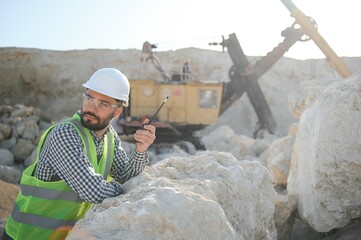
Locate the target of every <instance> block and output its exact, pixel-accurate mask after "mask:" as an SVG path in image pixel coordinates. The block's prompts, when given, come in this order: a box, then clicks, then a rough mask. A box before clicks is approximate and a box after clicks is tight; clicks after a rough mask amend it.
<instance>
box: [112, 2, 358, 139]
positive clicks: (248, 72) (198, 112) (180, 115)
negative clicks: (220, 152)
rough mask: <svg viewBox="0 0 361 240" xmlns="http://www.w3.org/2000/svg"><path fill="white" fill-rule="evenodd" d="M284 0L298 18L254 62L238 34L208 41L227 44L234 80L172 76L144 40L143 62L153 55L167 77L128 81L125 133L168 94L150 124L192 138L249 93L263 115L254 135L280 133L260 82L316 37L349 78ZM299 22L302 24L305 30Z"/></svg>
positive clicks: (305, 20) (313, 26) (160, 131)
mask: <svg viewBox="0 0 361 240" xmlns="http://www.w3.org/2000/svg"><path fill="white" fill-rule="evenodd" d="M281 1H282V2H283V4H284V5H285V6H286V7H287V8H288V9H289V10H290V12H291V16H293V17H294V18H295V19H296V22H295V23H294V24H293V25H292V26H290V27H288V28H286V29H285V30H283V31H282V32H281V35H282V36H283V37H284V40H283V41H282V42H281V43H279V44H278V45H277V46H276V47H275V48H273V49H272V51H270V52H269V53H267V54H266V55H265V56H263V57H262V58H260V59H259V60H258V61H256V62H255V63H253V64H251V63H249V62H248V60H247V57H246V55H245V54H244V52H243V50H242V48H241V46H240V44H239V41H238V39H237V37H236V35H235V34H234V33H233V34H230V35H229V38H228V39H225V38H224V37H222V41H221V42H220V43H210V45H221V46H222V48H223V50H224V49H225V48H227V51H228V53H229V55H230V58H231V60H232V62H233V66H231V68H230V70H229V78H230V81H229V82H227V83H224V84H223V83H210V82H207V81H184V78H182V76H179V74H178V75H172V77H169V76H168V74H167V73H166V72H165V71H164V69H163V67H162V66H161V64H160V62H159V60H158V58H157V57H156V56H155V55H154V54H153V52H152V49H153V48H155V47H156V46H155V45H154V44H150V43H149V42H145V43H144V44H143V51H142V61H143V63H145V62H146V61H147V60H149V59H150V60H151V61H152V62H153V64H154V65H155V66H156V68H157V70H158V71H159V72H160V73H161V75H162V76H163V81H156V80H149V79H138V80H130V85H131V94H130V107H129V108H127V109H126V110H125V111H124V116H123V117H122V118H121V119H120V120H119V121H118V125H119V126H120V127H121V129H122V133H123V134H126V135H128V134H131V133H134V131H135V130H136V129H138V128H139V127H140V126H141V125H142V118H149V116H152V115H153V114H154V112H155V110H156V109H157V107H158V106H159V105H160V103H161V102H162V101H163V99H164V98H165V97H167V96H169V100H168V103H167V104H166V105H165V106H164V107H163V108H162V110H161V111H160V112H159V114H158V115H157V119H156V121H153V123H152V124H153V125H155V126H156V127H157V136H163V135H165V136H168V137H169V136H182V137H185V136H192V133H193V132H194V131H195V130H199V129H201V128H203V127H204V126H206V125H209V124H214V123H216V122H217V119H218V117H219V115H220V114H222V113H223V112H224V111H225V110H226V109H228V108H229V107H230V106H231V105H232V104H233V103H234V102H235V101H236V100H237V99H239V98H240V97H241V96H242V95H243V93H246V94H247V95H248V97H249V99H250V102H251V104H252V106H253V108H254V110H255V112H256V114H257V117H258V119H259V122H258V124H257V126H256V129H255V131H254V137H257V134H258V132H259V131H260V130H267V131H268V132H270V133H272V134H274V133H276V132H277V124H276V121H275V119H274V117H273V114H272V112H271V110H270V107H269V106H268V103H267V101H266V98H265V96H264V95H263V92H262V90H261V88H260V86H259V84H258V81H257V80H258V79H259V78H260V77H261V76H262V75H263V74H264V73H265V72H267V71H268V70H269V69H270V68H271V67H272V66H273V65H274V64H275V63H276V62H277V61H278V60H279V59H280V58H281V57H282V56H283V55H284V54H285V53H286V52H287V51H288V49H289V48H290V47H291V46H292V45H293V44H295V43H296V42H297V41H308V40H310V39H312V40H313V41H314V42H315V43H316V44H317V46H319V48H320V49H321V50H322V51H323V52H324V53H325V55H326V59H327V60H328V61H329V63H330V65H331V66H332V67H334V68H335V69H336V70H337V71H338V72H339V73H340V75H341V76H342V77H344V78H346V77H349V76H350V75H351V74H352V73H351V72H350V71H349V70H348V68H347V67H346V65H345V64H344V63H343V62H342V61H341V60H340V58H339V57H338V56H337V55H336V54H335V53H334V51H333V50H332V49H331V48H330V47H329V45H328V44H327V43H326V41H325V40H324V39H323V38H322V37H321V35H320V34H319V33H318V32H317V28H316V26H317V25H316V24H315V21H314V20H313V19H311V18H309V17H306V16H305V15H304V14H303V13H302V12H301V11H300V10H298V9H297V7H296V6H295V5H294V4H293V3H292V2H291V1H290V0H281ZM296 25H300V26H301V28H299V27H297V26H296ZM188 77H189V76H188Z"/></svg>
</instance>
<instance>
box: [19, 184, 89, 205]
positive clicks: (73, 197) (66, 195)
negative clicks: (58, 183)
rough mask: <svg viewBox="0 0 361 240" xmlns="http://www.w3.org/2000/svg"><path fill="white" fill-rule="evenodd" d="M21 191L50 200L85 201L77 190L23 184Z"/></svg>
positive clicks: (25, 194)
mask: <svg viewBox="0 0 361 240" xmlns="http://www.w3.org/2000/svg"><path fill="white" fill-rule="evenodd" d="M20 187H21V193H22V194H23V195H24V196H28V195H31V196H33V197H37V198H44V199H49V200H53V199H56V200H65V201H72V202H84V201H83V200H82V199H81V198H80V197H79V195H78V194H76V193H75V192H62V191H57V190H53V189H48V188H42V187H37V186H30V185H24V184H22V185H21V186H20Z"/></svg>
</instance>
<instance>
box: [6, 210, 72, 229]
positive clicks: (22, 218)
mask: <svg viewBox="0 0 361 240" xmlns="http://www.w3.org/2000/svg"><path fill="white" fill-rule="evenodd" d="M11 216H12V217H13V219H14V220H16V221H18V222H21V223H25V224H29V225H34V226H37V227H42V228H47V229H57V228H58V227H60V226H74V225H75V223H76V222H77V220H59V219H55V218H49V217H43V216H39V215H34V214H29V213H23V212H20V211H19V208H18V206H17V205H16V204H15V205H14V209H13V211H12V213H11Z"/></svg>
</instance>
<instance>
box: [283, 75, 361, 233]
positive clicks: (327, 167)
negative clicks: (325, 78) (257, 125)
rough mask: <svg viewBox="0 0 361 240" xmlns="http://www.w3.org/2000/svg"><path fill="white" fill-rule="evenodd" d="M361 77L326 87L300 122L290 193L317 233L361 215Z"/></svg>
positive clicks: (293, 157)
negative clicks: (295, 198)
mask: <svg viewBox="0 0 361 240" xmlns="http://www.w3.org/2000/svg"><path fill="white" fill-rule="evenodd" d="M360 116H361V73H359V74H355V75H354V76H353V77H351V78H349V79H348V80H345V81H339V82H337V83H334V84H333V85H331V86H330V87H328V88H327V89H325V90H324V91H323V92H322V93H321V94H320V95H319V97H318V98H317V99H316V100H315V101H314V103H313V104H312V105H311V106H310V107H309V108H307V109H306V110H305V111H304V113H303V114H302V116H301V118H300V123H299V132H298V135H297V137H296V141H295V147H294V153H293V156H292V160H291V170H290V175H289V178H288V191H289V194H290V195H294V196H297V198H298V211H299V213H300V215H301V217H302V218H303V219H304V220H306V222H308V223H309V224H310V225H311V226H312V227H313V228H314V229H315V230H317V231H318V232H328V231H330V230H331V229H334V228H341V227H343V226H345V225H347V224H348V223H350V222H351V221H352V220H353V219H356V218H360V217H361V211H360V209H361V178H360V172H361V159H360V156H361V148H360V136H361V121H360Z"/></svg>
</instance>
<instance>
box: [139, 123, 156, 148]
mask: <svg viewBox="0 0 361 240" xmlns="http://www.w3.org/2000/svg"><path fill="white" fill-rule="evenodd" d="M148 121H149V120H148V119H146V120H145V121H144V123H145V124H144V127H143V128H144V129H138V130H137V131H136V132H135V134H134V139H135V141H136V148H137V150H138V152H145V151H147V149H148V147H149V146H150V145H151V144H152V143H153V142H154V140H155V127H154V126H152V125H149V124H146V123H147V122H148Z"/></svg>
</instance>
